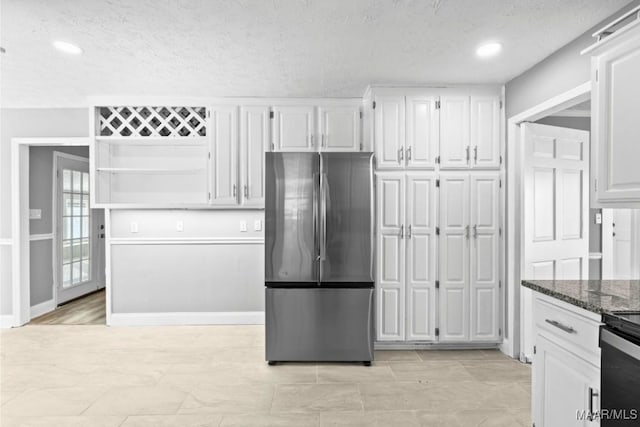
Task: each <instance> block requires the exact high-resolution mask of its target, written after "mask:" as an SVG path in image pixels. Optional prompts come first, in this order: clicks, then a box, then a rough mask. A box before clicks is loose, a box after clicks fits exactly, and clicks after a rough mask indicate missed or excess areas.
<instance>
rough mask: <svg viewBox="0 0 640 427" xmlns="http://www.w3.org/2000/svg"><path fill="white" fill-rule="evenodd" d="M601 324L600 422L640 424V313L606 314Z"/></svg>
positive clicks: (612, 424)
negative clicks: (639, 392) (639, 393)
mask: <svg viewBox="0 0 640 427" xmlns="http://www.w3.org/2000/svg"><path fill="white" fill-rule="evenodd" d="M602 320H603V322H604V325H602V326H601V327H600V349H601V350H602V351H601V370H600V387H601V401H600V413H599V415H600V416H599V418H600V425H601V427H607V426H636V427H637V426H638V425H640V398H639V397H638V390H640V312H619V313H615V312H614V313H605V314H603V315H602Z"/></svg>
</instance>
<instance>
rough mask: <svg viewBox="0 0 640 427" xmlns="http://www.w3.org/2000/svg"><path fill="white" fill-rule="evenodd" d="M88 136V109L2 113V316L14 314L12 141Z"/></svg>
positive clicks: (0, 270)
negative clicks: (12, 278)
mask: <svg viewBox="0 0 640 427" xmlns="http://www.w3.org/2000/svg"><path fill="white" fill-rule="evenodd" d="M88 134H89V112H88V109H86V108H60V109H40V108H24V109H7V108H3V109H0V242H2V245H1V247H2V249H1V250H0V315H6V314H11V311H12V309H11V298H12V296H11V251H10V250H9V249H8V248H9V247H10V246H7V245H6V244H5V243H8V241H9V240H10V239H11V238H12V234H11V138H15V137H64V136H69V137H77V136H88Z"/></svg>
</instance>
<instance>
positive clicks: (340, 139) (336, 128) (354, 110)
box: [318, 105, 361, 151]
mask: <svg viewBox="0 0 640 427" xmlns="http://www.w3.org/2000/svg"><path fill="white" fill-rule="evenodd" d="M318 117H319V125H320V126H319V127H320V149H321V150H322V151H360V143H361V137H360V128H361V126H360V107H359V106H357V105H354V106H344V105H340V106H338V105H337V106H327V107H319V108H318Z"/></svg>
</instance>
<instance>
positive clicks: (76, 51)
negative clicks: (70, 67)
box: [53, 40, 82, 55]
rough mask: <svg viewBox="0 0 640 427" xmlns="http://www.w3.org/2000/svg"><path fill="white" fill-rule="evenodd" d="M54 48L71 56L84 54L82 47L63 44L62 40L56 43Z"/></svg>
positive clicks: (67, 43)
mask: <svg viewBox="0 0 640 427" xmlns="http://www.w3.org/2000/svg"><path fill="white" fill-rule="evenodd" d="M53 47H55V48H56V49H58V50H59V51H61V52H64V53H69V54H71V55H80V54H81V53H82V49H80V47H78V46H76V45H75V44H73V43H69V42H63V41H61V40H56V41H54V42H53Z"/></svg>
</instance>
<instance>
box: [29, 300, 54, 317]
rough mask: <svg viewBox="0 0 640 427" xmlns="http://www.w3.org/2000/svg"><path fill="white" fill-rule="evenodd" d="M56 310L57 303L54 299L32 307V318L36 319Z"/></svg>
mask: <svg viewBox="0 0 640 427" xmlns="http://www.w3.org/2000/svg"><path fill="white" fill-rule="evenodd" d="M55 309H56V302H55V300H53V299H50V300H49V301H45V302H41V303H40V304H36V305H32V306H31V318H32V319H34V318H36V317H38V316H42V315H43V314H46V313H48V312H50V311H53V310H55Z"/></svg>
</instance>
